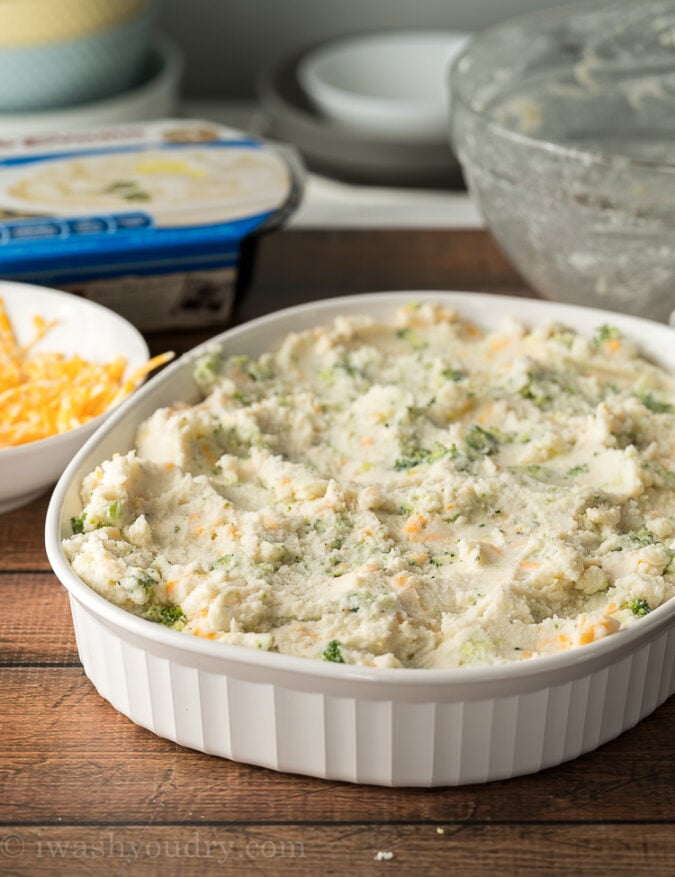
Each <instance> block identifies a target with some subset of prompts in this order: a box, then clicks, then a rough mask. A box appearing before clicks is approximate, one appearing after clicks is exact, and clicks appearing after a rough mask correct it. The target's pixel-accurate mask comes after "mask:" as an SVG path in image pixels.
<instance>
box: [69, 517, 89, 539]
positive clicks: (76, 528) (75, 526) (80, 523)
mask: <svg viewBox="0 0 675 877" xmlns="http://www.w3.org/2000/svg"><path fill="white" fill-rule="evenodd" d="M86 520H87V513H86V512H82V514H81V515H78V516H77V517H76V518H71V519H70V526H71V529H72V531H73V534H75V533H84V522H85V521H86Z"/></svg>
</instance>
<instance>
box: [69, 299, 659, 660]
mask: <svg viewBox="0 0 675 877" xmlns="http://www.w3.org/2000/svg"><path fill="white" fill-rule="evenodd" d="M195 378H196V380H197V382H198V384H199V385H200V387H201V388H202V389H203V391H204V399H203V401H201V402H199V403H198V404H196V405H192V406H190V405H187V404H183V403H177V404H175V405H173V406H171V407H170V408H165V409H161V410H159V411H157V412H155V414H154V415H153V416H152V417H151V418H150V419H149V420H148V421H146V422H145V423H144V424H143V425H142V426H141V427H140V429H139V431H138V435H137V439H136V448H135V450H133V451H131V452H129V453H127V454H125V455H116V456H115V457H113V459H112V460H109V461H107V462H105V463H103V464H102V465H101V466H99V467H98V468H97V469H96V470H95V471H94V472H92V473H91V474H90V475H88V476H87V477H86V478H85V480H84V483H83V485H82V501H83V509H84V510H83V512H82V514H81V515H80V516H79V517H77V518H74V519H73V521H72V525H73V535H72V536H71V537H70V538H68V539H66V540H65V543H64V545H65V550H66V552H67V555H68V557H69V559H70V561H71V563H72V567H73V569H74V570H75V572H76V573H77V574H78V575H79V576H80V577H81V578H82V579H83V580H84V581H85V582H87V583H88V584H89V585H90V586H91V587H92V588H93V589H94V590H96V591H97V592H98V593H100V594H102V595H103V596H104V597H106V598H107V599H108V600H110V601H111V602H113V603H115V604H117V605H119V606H122V607H123V608H125V609H128V610H130V611H132V612H134V613H136V614H138V615H142V616H144V617H145V618H148V619H151V620H153V621H156V622H159V623H162V624H167V625H170V626H172V627H174V628H176V629H178V630H182V631H183V632H184V633H186V634H190V635H194V636H200V637H206V638H207V639H213V640H217V641H221V642H225V643H232V644H236V645H243V646H249V647H252V648H257V649H267V650H270V651H276V652H282V653H285V654H292V655H300V656H305V657H309V658H323V659H324V660H328V661H336V662H340V663H342V662H344V663H350V664H364V665H369V666H378V667H402V666H403V667H458V666H463V665H489V664H501V663H506V662H512V661H519V660H523V659H528V658H532V657H533V656H537V655H542V654H548V653H552V652H558V651H560V650H562V649H568V648H572V647H576V646H581V645H584V644H586V643H590V642H593V641H594V640H597V639H598V638H600V637H604V636H607V635H609V634H614V633H616V632H617V631H619V630H621V629H622V628H625V627H627V626H628V625H631V624H633V623H636V622H639V619H640V617H641V616H644V615H646V614H647V613H649V612H650V611H651V610H653V609H655V608H656V607H658V606H660V605H661V604H662V603H663V602H664V601H666V600H668V599H670V598H671V597H673V595H675V560H674V555H675V380H674V379H673V377H671V376H670V375H668V374H666V373H665V372H664V371H663V370H661V369H659V368H658V367H656V366H654V365H652V364H650V363H648V362H647V361H646V360H644V359H642V358H641V357H640V356H639V355H638V353H637V350H636V348H635V346H634V344H633V343H632V342H631V341H630V339H628V338H625V337H622V335H621V334H620V332H619V331H618V330H617V329H615V328H613V327H612V326H609V325H601V326H598V327H597V328H596V330H595V334H594V335H593V336H592V337H590V338H585V337H582V336H580V335H578V334H576V333H575V332H574V331H572V330H571V329H569V328H566V327H564V326H561V325H554V324H548V325H542V326H538V327H537V328H534V329H528V328H526V327H525V326H523V325H520V324H516V323H507V324H504V325H502V326H501V327H499V328H498V329H496V330H493V331H489V332H488V331H483V330H482V329H480V328H479V327H477V326H475V325H473V324H470V323H468V322H466V321H463V320H462V319H460V318H459V317H457V316H456V315H455V314H454V313H453V312H450V311H448V310H444V309H442V308H440V307H439V306H436V305H431V304H423V305H416V304H411V305H409V306H407V307H405V308H403V309H401V310H400V311H398V312H397V313H395V314H392V318H391V321H390V322H376V321H374V320H373V319H370V318H368V317H350V318H340V319H337V320H335V321H334V322H333V323H332V324H331V325H327V326H324V327H321V328H317V329H312V330H309V331H304V332H299V333H295V334H291V335H289V336H288V337H286V338H285V339H284V341H283V342H282V343H281V345H280V346H279V347H278V348H277V349H276V350H275V351H273V352H269V353H265V354H263V355H262V356H260V357H259V358H257V359H256V358H249V357H246V356H230V357H224V356H221V355H220V354H219V353H218V352H217V351H214V352H213V353H211V354H208V355H206V356H204V357H202V358H201V359H200V360H199V361H198V362H197V363H196V368H195Z"/></svg>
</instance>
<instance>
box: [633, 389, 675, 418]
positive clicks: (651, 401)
mask: <svg viewBox="0 0 675 877" xmlns="http://www.w3.org/2000/svg"><path fill="white" fill-rule="evenodd" d="M635 395H636V396H637V398H638V399H639V400H640V402H642V404H643V405H644V406H645V408H649V410H650V411H653V412H654V413H655V414H673V413H674V412H675V408H674V407H673V406H672V405H671V404H670V403H669V402H662V401H661V400H660V399H655V398H654V396H652V394H651V393H647V392H644V393H636V394H635Z"/></svg>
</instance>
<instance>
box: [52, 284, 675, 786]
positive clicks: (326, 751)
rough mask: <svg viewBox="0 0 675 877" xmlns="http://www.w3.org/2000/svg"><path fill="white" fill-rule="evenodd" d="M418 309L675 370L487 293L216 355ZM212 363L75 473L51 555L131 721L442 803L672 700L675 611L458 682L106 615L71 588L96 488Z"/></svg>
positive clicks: (88, 656)
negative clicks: (68, 550) (537, 326)
mask: <svg viewBox="0 0 675 877" xmlns="http://www.w3.org/2000/svg"><path fill="white" fill-rule="evenodd" d="M411 300H417V301H440V302H442V303H443V304H445V305H447V306H450V307H455V308H456V309H457V310H458V311H459V313H460V314H461V315H462V316H464V317H466V318H468V319H471V320H474V321H475V322H477V323H479V324H482V325H484V326H488V327H490V326H494V325H496V324H497V323H498V322H500V321H501V320H502V319H504V318H506V317H514V318H518V319H523V320H526V321H527V322H531V323H538V322H542V321H545V320H557V321H560V322H563V323H565V324H567V325H569V326H571V327H573V328H574V329H576V330H577V331H580V332H582V333H586V334H590V333H591V332H592V330H593V328H594V327H596V326H597V325H598V324H601V323H604V322H608V321H609V322H611V323H612V324H613V325H615V326H617V327H618V328H619V329H620V330H621V331H623V332H625V333H626V334H628V335H630V336H631V337H632V338H634V339H635V340H636V341H637V342H638V343H639V345H640V347H641V350H642V353H643V354H645V355H646V356H647V357H649V358H651V359H653V360H654V361H656V362H657V363H658V364H659V365H661V366H662V367H665V368H667V369H669V370H671V371H673V370H675V347H674V346H673V331H672V329H669V328H668V327H666V326H663V325H660V324H657V323H653V322H650V321H647V320H641V319H639V318H635V317H629V316H624V315H619V314H609V313H607V312H603V311H598V310H591V309H587V308H581V307H575V306H570V305H558V304H554V303H551V302H539V301H530V300H527V299H517V298H508V297H505V296H493V295H484V294H480V293H461V292H446V293H444V292H402V293H379V294H372V295H360V296H354V297H348V298H339V299H332V300H327V301H323V302H319V303H312V304H308V305H301V306H299V307H295V308H290V309H287V310H284V311H280V312H277V313H275V314H271V315H269V316H265V317H261V318H259V319H257V320H254V321H253V322H251V323H248V324H246V325H244V326H240V327H237V328H235V329H231V330H229V331H227V332H224V333H223V334H222V335H219V336H217V339H215V340H216V341H217V343H219V344H220V345H222V347H223V348H224V349H226V350H227V352H228V353H230V354H236V353H249V354H254V355H257V354H259V353H261V352H262V351H263V350H266V349H269V347H270V346H272V345H273V344H274V343H275V341H276V340H277V339H279V338H280V337H282V336H283V335H285V334H286V333H287V332H289V331H294V330H301V329H305V328H309V327H311V326H314V325H318V324H322V323H325V322H328V321H330V320H331V319H332V318H333V317H335V316H337V315H339V314H356V313H364V312H368V313H372V314H373V315H374V316H375V317H378V316H379V317H383V316H385V315H386V314H389V313H391V311H392V309H393V308H394V307H396V306H397V305H401V304H405V303H407V302H409V301H411ZM207 343H208V344H213V343H214V342H213V341H210V342H207ZM203 348H204V345H202V346H201V347H199V348H196V350H195V351H192V352H191V353H189V354H187V355H186V356H184V357H183V358H182V359H180V360H179V361H178V362H176V363H174V364H173V365H171V366H170V367H168V368H167V369H165V370H164V371H163V372H162V373H161V374H160V375H158V376H157V377H156V378H155V379H153V380H151V381H149V382H148V384H147V385H146V386H145V387H144V388H142V389H141V390H140V391H138V392H137V393H135V394H134V396H133V398H132V399H130V400H129V401H128V402H126V403H124V404H123V405H122V406H121V407H120V409H119V410H118V411H117V412H116V413H115V414H113V415H112V416H111V417H110V419H109V420H108V421H107V422H106V423H105V424H104V425H103V426H102V427H101V428H100V429H99V430H98V431H97V432H96V434H95V435H94V436H93V437H92V438H91V439H90V440H89V442H88V443H87V444H86V445H85V447H84V448H83V449H82V450H81V451H80V453H79V454H78V455H77V456H76V457H75V459H74V460H73V461H72V463H71V464H70V466H69V467H68V469H67V470H66V471H65V472H64V474H63V476H62V478H61V479H60V481H59V483H58V484H57V486H56V489H55V491H54V494H53V496H52V500H51V503H50V506H49V510H48V513H47V521H46V546H47V554H48V557H49V560H50V563H51V565H52V567H53V569H54V571H55V573H56V575H57V576H58V578H59V579H60V580H61V582H62V583H63V584H64V586H65V587H66V588H67V590H68V592H69V596H70V605H71V610H72V614H73V622H74V626H75V633H76V637H77V643H78V649H79V653H80V657H81V660H82V663H83V665H84V669H85V672H86V673H87V675H88V676H89V678H90V679H91V680H92V682H93V683H94V685H95V686H96V688H97V690H98V691H99V693H100V694H101V695H102V696H103V697H104V698H106V699H107V700H108V701H110V703H111V704H112V705H113V706H114V707H115V708H116V709H117V710H119V711H120V712H122V713H123V714H124V715H126V716H128V717H129V718H130V719H131V720H132V721H134V722H136V723H137V724H139V725H141V726H143V727H145V728H148V729H150V730H151V731H153V732H154V733H156V734H158V735H159V736H162V737H166V738H168V739H170V740H173V741H175V742H177V743H179V744H181V745H183V746H188V747H191V748H194V749H199V750H202V751H204V752H207V753H210V754H213V755H220V756H224V757H226V758H231V759H234V760H235V761H242V762H247V763H250V764H257V765H263V766H265V767H270V768H273V769H275V770H282V771H291V772H295V773H301V774H307V775H311V776H318V777H323V778H326V779H333V780H347V781H351V782H360V783H375V784H380V785H391V786H442V785H458V784H463V783H476V782H487V781H490V780H498V779H505V778H508V777H512V776H517V775H520V774H526V773H532V772H534V771H538V770H540V769H542V768H545V767H550V766H552V765H556V764H560V763H561V762H563V761H567V760H569V759H572V758H575V757H577V756H578V755H581V754H582V753H584V752H588V751H590V750H592V749H595V748H596V747H597V746H599V745H601V744H602V743H605V742H607V741H608V740H611V739H613V738H614V737H616V736H618V735H619V734H620V733H622V732H623V731H625V730H626V729H628V728H630V727H632V726H633V725H635V724H636V723H637V722H638V721H639V720H640V719H642V718H644V717H645V716H646V715H648V714H649V713H651V712H652V711H653V710H654V709H655V708H656V707H657V706H658V705H659V704H661V703H663V701H665V700H666V698H667V697H668V696H669V695H670V694H671V693H672V692H673V690H674V688H675V674H674V673H673V666H674V664H675V601H671V602H670V603H667V604H664V605H663V606H661V607H660V608H658V609H655V610H654V611H653V612H651V613H650V614H649V615H648V616H647V617H645V618H643V619H641V620H640V622H639V623H636V624H634V625H633V626H631V627H630V628H629V629H627V630H625V631H622V632H619V633H617V634H615V635H613V636H610V637H605V638H603V639H600V640H598V641H597V642H594V643H591V644H589V645H586V646H583V647H581V648H577V649H572V650H569V651H565V652H562V653H559V654H556V655H552V656H547V657H543V658H536V659H533V660H531V661H524V662H520V663H517V664H512V665H502V666H498V667H487V668H480V667H471V668H460V669H453V670H411V669H379V668H377V669H372V668H366V667H357V666H350V665H348V664H333V663H327V662H322V661H313V660H308V659H304V658H296V657H290V656H287V655H280V654H274V653H268V652H261V651H255V650H253V649H247V648H242V647H238V646H230V645H225V644H222V643H214V642H210V641H205V640H202V639H200V638H198V637H190V636H186V635H185V634H183V633H179V632H176V631H173V630H169V629H167V628H165V627H162V626H161V625H158V624H153V623H152V622H149V621H146V620H144V619H141V618H138V617H136V616H134V615H132V614H130V613H128V612H126V611H124V610H123V609H120V608H118V607H116V606H114V605H112V604H111V603H108V602H107V601H106V600H105V599H103V598H102V597H100V596H99V595H98V594H96V593H95V592H94V591H92V590H91V589H90V588H89V587H88V586H87V585H85V584H84V583H83V582H82V581H81V580H80V579H79V578H78V577H77V576H76V575H75V574H74V573H73V571H72V569H71V568H70V565H69V563H68V561H67V560H66V558H65V555H64V553H63V551H62V549H61V539H62V537H63V536H65V535H69V533H70V531H69V520H70V518H71V516H74V515H76V514H78V513H79V512H80V511H81V503H80V499H79V485H80V482H81V479H82V477H83V476H84V475H85V474H86V473H87V472H89V471H90V470H91V469H92V468H94V467H95V466H96V465H97V464H98V463H100V462H101V461H102V460H104V459H105V458H107V457H109V456H111V455H112V454H113V453H114V452H116V451H119V452H126V451H127V450H128V449H129V448H130V447H131V445H132V442H133V438H134V434H135V431H136V428H137V426H138V425H139V424H140V423H141V421H143V420H144V419H145V418H147V417H148V416H149V415H150V414H151V413H152V412H153V411H154V410H155V409H156V408H158V407H160V406H162V405H166V404H168V403H170V402H173V401H175V400H177V399H184V400H186V401H190V400H195V399H196V398H198V395H199V394H198V391H197V388H196V385H195V384H194V383H193V381H192V377H191V371H192V362H193V360H194V358H195V356H196V355H197V354H198V352H199V351H200V350H202V351H203Z"/></svg>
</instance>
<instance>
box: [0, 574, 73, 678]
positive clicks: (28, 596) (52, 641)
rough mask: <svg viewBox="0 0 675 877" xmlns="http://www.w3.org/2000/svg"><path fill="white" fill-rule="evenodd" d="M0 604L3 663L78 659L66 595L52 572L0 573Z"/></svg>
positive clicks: (1, 657)
mask: <svg viewBox="0 0 675 877" xmlns="http://www.w3.org/2000/svg"><path fill="white" fill-rule="evenodd" d="M17 596H20V598H21V599H16V597H17ZM0 605H1V606H3V607H4V608H3V613H2V618H0V661H1V662H2V664H15V665H20V664H30V663H50V664H54V663H65V664H72V663H73V662H74V661H77V660H78V657H77V647H76V645H75V634H74V632H73V624H72V620H71V617H70V609H69V606H68V594H67V592H66V590H65V588H63V587H62V585H61V584H60V582H59V580H58V579H57V578H56V576H55V575H53V574H49V573H28V572H23V573H22V572H16V573H2V574H0Z"/></svg>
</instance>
